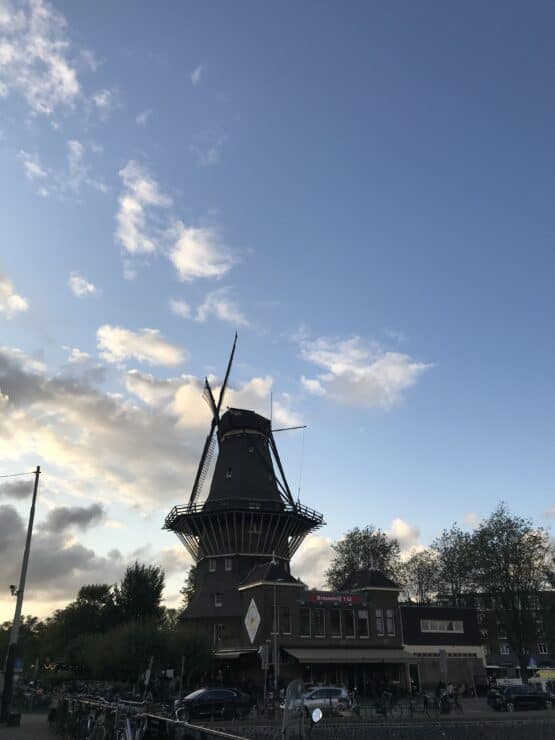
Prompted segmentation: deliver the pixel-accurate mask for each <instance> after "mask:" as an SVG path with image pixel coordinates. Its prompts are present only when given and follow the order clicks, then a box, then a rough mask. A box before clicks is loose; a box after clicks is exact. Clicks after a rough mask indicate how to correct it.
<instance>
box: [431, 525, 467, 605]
mask: <svg viewBox="0 0 555 740" xmlns="http://www.w3.org/2000/svg"><path fill="white" fill-rule="evenodd" d="M432 548H433V549H434V550H435V552H436V553H437V561H438V580H439V582H438V587H439V588H440V589H441V590H442V591H443V592H444V593H445V594H447V595H448V596H450V597H451V599H452V602H453V604H454V605H455V606H460V605H461V596H462V595H463V594H464V593H467V592H468V591H471V590H472V587H473V585H474V578H473V574H474V562H475V558H474V547H473V538H472V535H471V534H469V533H468V532H463V531H462V529H461V528H460V527H459V526H458V525H457V523H456V522H455V524H453V525H452V526H451V529H444V530H443V532H442V533H441V535H440V536H439V537H438V538H437V539H436V540H434V542H432Z"/></svg>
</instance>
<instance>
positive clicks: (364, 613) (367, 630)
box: [357, 609, 370, 640]
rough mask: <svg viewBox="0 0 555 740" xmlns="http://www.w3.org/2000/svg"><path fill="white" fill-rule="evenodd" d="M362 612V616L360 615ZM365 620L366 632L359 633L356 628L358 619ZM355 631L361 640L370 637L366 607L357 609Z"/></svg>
mask: <svg viewBox="0 0 555 740" xmlns="http://www.w3.org/2000/svg"><path fill="white" fill-rule="evenodd" d="M361 614H362V617H361V616H360V615H361ZM361 620H362V621H363V622H366V634H365V635H361V634H360V631H359V629H358V627H359V623H360V621H361ZM357 633H358V636H359V638H360V639H361V640H367V639H368V638H369V637H370V620H369V619H368V609H358V610H357Z"/></svg>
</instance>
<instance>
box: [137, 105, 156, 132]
mask: <svg viewBox="0 0 555 740" xmlns="http://www.w3.org/2000/svg"><path fill="white" fill-rule="evenodd" d="M151 115H152V109H151V108H147V109H146V110H143V111H141V113H139V115H138V116H136V117H135V123H136V124H137V126H139V127H140V128H146V127H147V125H148V120H149V118H150V116H151Z"/></svg>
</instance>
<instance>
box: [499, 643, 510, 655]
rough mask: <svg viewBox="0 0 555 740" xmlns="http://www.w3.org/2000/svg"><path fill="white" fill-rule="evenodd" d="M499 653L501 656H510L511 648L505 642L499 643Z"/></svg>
mask: <svg viewBox="0 0 555 740" xmlns="http://www.w3.org/2000/svg"><path fill="white" fill-rule="evenodd" d="M499 652H500V653H501V655H510V654H511V647H510V645H509V644H508V643H507V642H500V643H499Z"/></svg>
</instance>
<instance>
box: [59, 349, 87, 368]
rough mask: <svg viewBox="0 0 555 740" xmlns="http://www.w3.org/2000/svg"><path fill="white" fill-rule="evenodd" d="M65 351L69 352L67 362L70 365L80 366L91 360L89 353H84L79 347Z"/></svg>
mask: <svg viewBox="0 0 555 740" xmlns="http://www.w3.org/2000/svg"><path fill="white" fill-rule="evenodd" d="M64 349H66V350H67V351H68V352H69V354H68V358H67V361H68V363H69V364H70V365H80V364H82V363H84V362H88V361H89V360H90V359H91V356H90V355H89V353H88V352H83V351H82V350H80V349H79V348H78V347H64Z"/></svg>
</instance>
